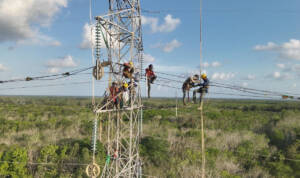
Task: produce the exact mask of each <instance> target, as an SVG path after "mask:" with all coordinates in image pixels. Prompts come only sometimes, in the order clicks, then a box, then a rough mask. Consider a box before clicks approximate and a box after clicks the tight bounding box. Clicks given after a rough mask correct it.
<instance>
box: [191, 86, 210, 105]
mask: <svg viewBox="0 0 300 178" xmlns="http://www.w3.org/2000/svg"><path fill="white" fill-rule="evenodd" d="M197 93H200V102H201V101H202V98H203V95H204V93H208V88H207V87H200V88H199V89H196V90H194V91H193V101H194V103H196V95H197Z"/></svg>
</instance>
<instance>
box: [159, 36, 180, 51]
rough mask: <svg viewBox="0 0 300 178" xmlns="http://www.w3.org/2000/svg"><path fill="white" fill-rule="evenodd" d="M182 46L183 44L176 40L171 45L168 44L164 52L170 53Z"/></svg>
mask: <svg viewBox="0 0 300 178" xmlns="http://www.w3.org/2000/svg"><path fill="white" fill-rule="evenodd" d="M181 45H182V44H181V43H180V42H179V41H177V40H176V39H174V40H173V41H171V42H170V43H167V44H166V45H164V47H163V51H164V52H166V53H169V52H172V51H173V50H174V49H176V48H179V47H180V46H181Z"/></svg>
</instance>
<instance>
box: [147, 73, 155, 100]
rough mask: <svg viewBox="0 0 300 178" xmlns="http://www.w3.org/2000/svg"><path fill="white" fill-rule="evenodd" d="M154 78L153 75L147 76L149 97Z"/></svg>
mask: <svg viewBox="0 0 300 178" xmlns="http://www.w3.org/2000/svg"><path fill="white" fill-rule="evenodd" d="M155 79H156V76H155V75H153V76H151V77H147V86H148V98H150V91H151V84H152V83H153V82H154V80H155Z"/></svg>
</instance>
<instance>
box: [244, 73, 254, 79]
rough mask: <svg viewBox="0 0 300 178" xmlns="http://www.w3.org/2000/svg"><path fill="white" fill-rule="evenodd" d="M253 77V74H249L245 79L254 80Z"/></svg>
mask: <svg viewBox="0 0 300 178" xmlns="http://www.w3.org/2000/svg"><path fill="white" fill-rule="evenodd" d="M255 78H256V76H255V75H252V74H249V75H248V76H247V78H246V79H247V80H255Z"/></svg>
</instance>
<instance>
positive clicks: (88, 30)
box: [80, 23, 95, 49]
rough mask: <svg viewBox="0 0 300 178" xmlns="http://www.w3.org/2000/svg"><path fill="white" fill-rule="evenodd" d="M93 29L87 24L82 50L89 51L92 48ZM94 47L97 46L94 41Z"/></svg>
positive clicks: (83, 34) (84, 29)
mask: <svg viewBox="0 0 300 178" xmlns="http://www.w3.org/2000/svg"><path fill="white" fill-rule="evenodd" d="M91 28H92V27H91V25H89V24H87V23H86V24H85V25H84V26H83V33H82V42H81V44H80V48H81V49H89V48H91V47H92V43H91V42H92V37H91ZM93 28H94V27H93ZM93 31H94V30H93ZM93 39H95V35H94V34H93ZM93 45H95V43H94V41H93Z"/></svg>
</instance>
